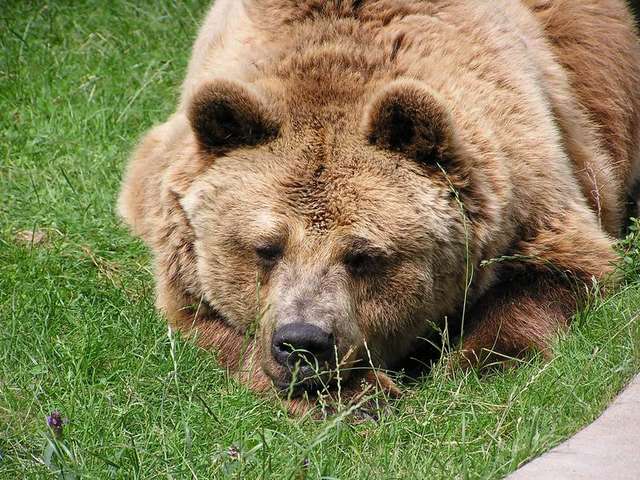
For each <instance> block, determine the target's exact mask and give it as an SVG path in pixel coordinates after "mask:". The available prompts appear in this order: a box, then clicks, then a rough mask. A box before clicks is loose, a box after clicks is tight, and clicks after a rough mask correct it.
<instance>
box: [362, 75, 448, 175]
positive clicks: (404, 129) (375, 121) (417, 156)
mask: <svg viewBox="0 0 640 480" xmlns="http://www.w3.org/2000/svg"><path fill="white" fill-rule="evenodd" d="M364 133H365V135H366V136H367V140H368V141H369V143H371V144H372V145H376V146H378V147H380V148H382V149H385V150H391V151H395V152H399V153H402V154H403V155H405V156H406V157H409V158H411V159H413V160H415V161H417V162H418V163H420V164H422V165H425V166H437V165H439V166H440V167H442V168H447V166H448V163H449V161H450V160H451V158H452V157H453V156H454V150H456V146H457V139H456V132H455V129H454V126H453V121H452V119H451V115H450V113H449V111H448V109H447V108H446V107H445V105H444V103H443V102H442V101H441V99H439V98H438V96H437V95H436V94H435V92H433V91H431V90H430V89H429V88H428V87H427V86H426V85H424V84H422V83H420V82H418V81H415V80H408V79H400V80H395V81H393V82H392V83H390V84H389V85H387V86H386V87H384V88H382V89H381V90H380V92H378V94H377V95H376V96H375V97H374V98H373V100H372V101H371V103H370V104H369V106H368V109H367V111H366V112H365V115H364Z"/></svg>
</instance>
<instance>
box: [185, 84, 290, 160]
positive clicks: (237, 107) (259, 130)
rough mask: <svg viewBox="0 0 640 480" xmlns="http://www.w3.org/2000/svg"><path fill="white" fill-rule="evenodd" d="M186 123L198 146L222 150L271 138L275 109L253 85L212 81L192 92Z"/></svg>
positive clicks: (274, 130)
mask: <svg viewBox="0 0 640 480" xmlns="http://www.w3.org/2000/svg"><path fill="white" fill-rule="evenodd" d="M188 117H189V122H190V123H191V128H192V129H193V131H194V133H195V136H196V139H197V140H198V143H199V145H200V147H201V148H202V149H204V150H205V151H208V152H213V153H224V152H227V151H229V150H233V149H235V148H241V147H251V146H255V145H259V144H261V143H264V142H267V141H269V140H272V139H273V138H275V137H276V136H277V135H278V131H279V127H280V122H279V121H278V115H277V109H276V108H275V107H274V106H273V105H271V104H270V103H269V102H268V101H267V99H266V98H265V97H264V96H263V95H261V94H260V93H259V92H258V91H257V90H256V89H255V88H252V87H251V86H249V85H245V84H242V83H239V82H234V81H230V80H213V81H211V82H209V83H207V84H205V85H204V86H202V87H200V89H199V90H198V91H197V92H196V94H195V95H194V96H193V99H192V100H191V104H190V106H189V111H188Z"/></svg>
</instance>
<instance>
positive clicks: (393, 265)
mask: <svg viewBox="0 0 640 480" xmlns="http://www.w3.org/2000/svg"><path fill="white" fill-rule="evenodd" d="M297 102H298V103H297ZM188 118H189V122H190V125H191V128H192V130H193V138H194V139H195V141H196V144H197V150H198V155H199V158H200V159H201V160H202V159H204V161H205V162H210V166H208V167H207V169H206V171H205V173H203V174H202V175H200V176H199V177H198V178H197V180H195V181H194V182H193V183H192V184H191V186H190V187H189V189H188V191H187V192H186V193H185V194H184V195H182V196H181V198H180V201H179V204H180V206H181V208H182V209H183V210H184V214H185V216H186V218H187V219H188V223H189V225H190V228H191V229H192V230H193V232H192V233H193V238H194V244H193V251H194V256H195V258H196V259H197V265H196V268H195V275H196V277H197V278H196V279H194V280H193V281H192V282H191V283H193V284H197V285H198V286H199V289H200V291H201V295H202V297H203V299H204V301H205V302H207V304H208V305H209V306H210V307H211V308H212V309H213V310H215V311H216V312H217V313H218V314H219V315H220V316H221V317H222V319H223V320H224V321H225V322H226V323H227V324H229V325H231V326H234V327H236V328H238V329H240V330H242V331H248V332H249V333H251V332H255V335H256V336H257V338H256V341H257V342H258V345H259V346H260V351H261V352H262V353H261V355H262V358H261V366H262V368H263V369H264V371H265V372H266V373H267V374H268V375H269V376H270V377H271V379H272V380H273V382H274V384H275V385H277V386H279V387H282V388H287V387H289V386H291V385H292V384H293V385H295V386H296V389H295V390H296V391H299V390H302V389H305V388H306V389H309V388H316V387H317V386H318V384H319V382H321V383H327V382H331V381H332V380H333V379H335V378H336V377H337V376H338V375H339V376H340V378H342V379H345V378H347V377H348V376H349V375H350V374H351V372H353V371H357V370H358V369H360V368H362V367H366V366H367V365H369V364H373V365H374V366H376V367H390V366H392V365H393V363H394V362H395V361H396V360H398V359H400V358H402V357H404V356H406V355H407V354H408V353H409V352H410V351H411V349H412V348H413V347H414V346H415V343H416V339H417V338H419V337H421V336H422V335H425V334H428V333H429V332H433V330H434V328H435V327H437V326H442V325H443V322H444V321H445V318H446V317H447V316H448V315H452V314H454V313H456V312H457V309H458V308H459V307H460V305H461V304H462V303H463V297H464V295H465V285H467V282H468V280H469V278H468V276H469V258H470V256H471V257H472V256H474V255H475V253H474V251H473V250H474V248H473V242H471V241H470V238H471V236H472V235H473V234H474V233H473V221H472V220H473V219H471V217H472V215H473V213H474V206H473V204H472V202H471V200H469V201H468V202H467V198H465V196H469V194H470V192H471V190H473V188H474V180H473V179H472V178H471V173H470V172H471V169H470V168H469V164H468V163H469V158H468V157H469V154H468V152H467V151H466V150H465V147H464V146H463V145H464V142H463V141H462V140H461V139H460V135H459V132H458V128H457V127H456V125H455V124H454V120H453V118H452V115H451V114H450V112H449V110H448V109H447V107H446V104H445V102H444V101H443V100H442V99H440V98H439V97H438V95H437V94H436V93H434V92H433V91H431V90H430V89H429V88H428V87H427V86H425V85H423V84H421V83H419V82H416V81H413V80H396V81H393V82H391V83H389V84H387V85H384V86H378V87H375V88H373V87H372V88H371V91H369V92H368V93H367V94H363V95H361V96H360V100H359V101H358V102H353V103H350V104H349V105H336V104H335V102H333V103H332V102H327V104H326V105H315V106H314V105H311V106H309V105H308V104H306V106H303V102H302V101H300V100H296V99H292V98H291V97H287V95H280V96H279V95H278V94H277V93H274V91H270V90H269V88H268V86H264V87H258V86H256V85H245V84H240V83H237V82H231V81H226V80H216V81H213V82H211V83H208V84H207V85H205V86H204V87H202V88H201V89H200V90H199V92H198V93H197V94H196V95H195V96H194V98H193V100H192V102H191V107H190V110H189V112H188ZM471 193H473V192H471ZM470 196H473V195H470ZM475 197H477V195H476V196H475ZM471 261H474V260H473V259H471ZM297 387H301V388H297Z"/></svg>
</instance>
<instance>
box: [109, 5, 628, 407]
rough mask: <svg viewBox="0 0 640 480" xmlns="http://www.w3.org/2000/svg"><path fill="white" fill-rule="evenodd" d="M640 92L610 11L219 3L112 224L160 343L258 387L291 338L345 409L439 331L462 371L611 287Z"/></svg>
mask: <svg viewBox="0 0 640 480" xmlns="http://www.w3.org/2000/svg"><path fill="white" fill-rule="evenodd" d="M639 86H640V47H639V44H638V40H637V38H636V32H635V29H634V26H633V21H632V18H631V16H630V13H629V11H628V10H627V8H626V6H625V5H624V2H622V1H621V0H522V1H512V0H500V1H491V2H468V1H446V2H444V1H435V0H434V1H409V0H401V1H398V0H365V1H347V0H344V1H341V0H330V1H320V0H245V1H241V0H217V1H216V2H215V5H214V6H213V8H212V9H211V12H210V13H209V15H208V16H207V18H206V20H205V22H204V25H203V26H202V29H201V31H200V34H199V36H198V39H197V40H196V43H195V46H194V50H193V55H192V58H191V62H190V64H189V69H188V73H187V78H186V80H185V82H184V84H183V88H182V96H181V99H180V103H179V105H178V109H177V111H176V113H175V114H174V115H172V116H171V117H170V118H169V119H168V120H167V122H165V123H164V124H162V125H160V126H158V127H155V128H154V129H153V130H151V131H150V132H149V133H148V134H147V135H146V136H145V137H144V139H143V140H142V142H141V144H140V146H139V147H138V149H137V151H136V153H135V155H134V157H133V159H132V161H131V164H130V165H129V168H128V171H127V174H126V176H125V180H124V183H123V188H122V192H121V196H120V201H119V211H120V214H121V215H122V217H123V218H124V219H125V220H126V222H127V223H128V224H129V225H130V226H131V228H132V230H133V232H134V233H135V234H137V235H139V236H140V237H142V238H143V239H144V240H145V242H147V243H148V244H149V246H150V247H151V248H152V250H153V252H154V258H155V268H156V277H157V293H158V296H157V299H158V300H157V303H158V307H159V308H160V309H161V310H162V311H163V312H164V313H165V314H166V316H167V317H168V319H169V321H170V322H171V324H172V325H173V326H174V327H176V328H178V329H179V330H181V331H184V332H189V333H193V334H196V335H197V341H198V343H199V344H200V345H202V346H203V347H205V348H210V349H212V350H216V351H218V355H219V359H220V361H221V362H222V363H223V364H225V365H227V366H228V367H229V368H230V369H231V370H232V371H235V372H237V375H238V377H239V378H240V379H241V380H242V381H244V382H245V383H247V384H248V385H250V386H251V387H252V388H254V389H255V390H257V391H265V390H267V389H269V388H270V386H271V384H272V382H275V383H276V384H282V383H283V382H286V379H287V373H288V372H286V371H285V370H284V369H283V367H281V366H280V365H278V364H277V363H276V362H275V361H274V360H273V359H272V357H271V353H270V344H271V337H272V335H273V332H274V331H275V330H276V329H277V328H278V327H281V326H283V325H286V324H288V323H292V322H310V323H313V324H314V325H316V326H318V327H320V328H322V329H324V330H326V331H330V332H332V333H333V334H334V336H335V338H336V363H337V365H338V366H340V367H342V368H343V370H344V371H343V372H342V374H341V375H342V379H343V380H344V381H345V382H347V383H348V381H349V378H350V377H352V378H351V385H352V386H351V387H349V388H350V389H351V390H350V391H351V392H352V393H353V394H354V395H356V394H357V392H358V391H359V388H360V386H359V385H358V382H356V381H355V380H356V376H355V375H353V374H352V373H351V370H352V369H350V368H349V367H351V366H362V365H368V366H374V367H382V368H388V367H393V366H394V365H397V363H398V362H399V361H400V360H402V359H403V358H405V357H407V356H408V355H410V354H411V353H413V352H416V351H419V350H420V349H423V348H425V347H424V342H423V343H420V340H418V339H419V338H423V337H429V336H434V335H437V333H436V332H437V330H438V329H439V328H442V327H443V326H444V325H445V322H447V323H448V325H449V326H450V327H451V328H452V329H454V330H456V329H457V331H458V333H460V334H461V335H462V338H463V344H462V350H461V354H462V356H463V357H464V358H466V359H467V360H468V361H469V362H471V363H475V362H477V361H478V360H484V359H486V358H487V357H488V356H491V355H509V356H518V355H521V354H523V353H525V352H526V351H528V350H531V349H537V350H542V351H543V352H546V351H547V349H548V347H549V342H550V341H551V339H552V338H553V336H554V335H555V334H556V333H557V332H558V331H559V330H561V329H562V328H565V327H566V326H567V325H568V322H569V320H570V318H571V316H572V314H573V313H574V312H575V310H576V308H577V307H578V306H579V305H580V302H581V300H582V299H583V298H584V297H585V294H586V293H587V291H588V290H589V289H590V288H591V286H592V283H593V282H594V281H597V280H601V279H604V278H605V277H606V276H607V275H608V274H609V273H610V272H611V271H612V269H613V263H614V261H615V256H614V253H613V251H612V238H614V237H615V236H616V235H618V234H619V233H620V232H621V229H622V227H623V223H624V212H625V208H626V207H625V205H626V198H627V196H628V195H631V194H632V192H635V193H636V194H637V187H636V186H635V185H636V184H637V182H638V180H639V178H640V88H638V87H639ZM634 188H635V190H634ZM335 367H336V365H335V364H334V365H333V368H335ZM364 379H365V381H366V382H368V383H375V384H378V383H382V384H383V387H384V388H386V389H387V390H389V391H391V392H393V393H397V390H396V389H395V387H394V386H393V384H392V383H391V382H389V381H388V379H386V378H385V377H384V376H382V375H378V376H375V375H373V376H372V374H371V373H367V374H365V375H364ZM326 380H327V381H331V380H332V377H331V375H329V376H328V377H326ZM345 392H346V391H345ZM299 405H300V403H296V401H294V403H293V404H292V409H294V410H295V409H296V408H298V407H299Z"/></svg>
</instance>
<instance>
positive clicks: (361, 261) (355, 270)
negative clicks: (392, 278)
mask: <svg viewBox="0 0 640 480" xmlns="http://www.w3.org/2000/svg"><path fill="white" fill-rule="evenodd" d="M344 264H345V265H346V267H347V270H349V272H350V273H351V274H352V275H354V276H364V275H370V274H372V273H375V272H376V271H378V270H379V269H380V268H381V267H382V265H383V264H384V257H383V256H381V255H376V254H372V253H368V252H354V253H349V254H347V255H346V257H345V258H344Z"/></svg>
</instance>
